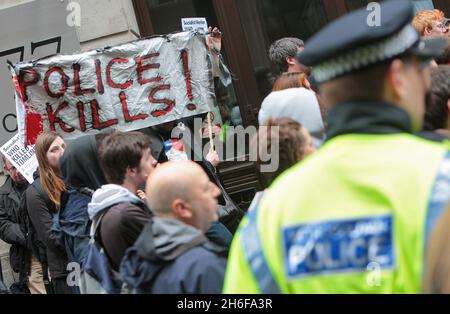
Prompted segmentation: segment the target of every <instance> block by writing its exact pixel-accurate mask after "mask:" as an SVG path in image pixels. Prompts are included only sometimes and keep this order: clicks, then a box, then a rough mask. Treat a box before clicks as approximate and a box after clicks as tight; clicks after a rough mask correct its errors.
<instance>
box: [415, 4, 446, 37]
mask: <svg viewBox="0 0 450 314" xmlns="http://www.w3.org/2000/svg"><path fill="white" fill-rule="evenodd" d="M444 17H445V15H444V12H442V11H441V10H437V9H434V10H426V11H419V12H417V13H416V16H414V19H413V21H412V24H413V26H414V28H415V29H416V31H417V32H418V33H419V34H420V36H423V35H424V34H425V29H427V28H432V27H433V23H432V22H433V21H442V20H443V19H444Z"/></svg>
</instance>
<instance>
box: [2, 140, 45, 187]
mask: <svg viewBox="0 0 450 314" xmlns="http://www.w3.org/2000/svg"><path fill="white" fill-rule="evenodd" d="M0 151H1V153H2V154H3V155H4V156H5V157H6V159H8V160H9V161H10V162H11V164H12V165H13V166H14V167H16V169H17V170H18V171H19V172H20V173H21V174H22V175H23V176H24V178H25V179H27V181H28V182H29V183H30V184H31V183H33V181H34V180H33V173H34V172H35V171H36V169H37V167H38V161H37V158H36V154H35V153H34V145H28V146H27V147H24V146H23V145H22V144H21V142H20V137H19V134H16V135H15V136H14V137H13V138H12V139H10V140H9V141H8V142H6V144H5V145H3V146H2V147H1V148H0Z"/></svg>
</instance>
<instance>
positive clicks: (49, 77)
mask: <svg viewBox="0 0 450 314" xmlns="http://www.w3.org/2000/svg"><path fill="white" fill-rule="evenodd" d="M10 70H11V73H12V76H13V82H14V86H15V92H16V110H17V116H18V125H19V133H20V134H21V135H23V136H24V139H25V142H26V143H27V144H33V143H34V142H35V140H36V137H37V135H38V134H40V133H41V132H42V131H44V130H54V131H57V132H59V133H60V134H61V135H62V137H63V138H65V139H73V138H76V137H78V136H80V135H83V134H86V133H97V132H99V131H100V130H102V129H105V128H114V129H118V130H121V131H132V130H137V129H141V128H144V127H149V126H152V125H157V124H162V123H165V122H169V121H173V120H177V119H180V118H183V117H189V116H193V115H197V114H201V113H206V112H209V111H210V110H211V108H212V107H213V104H214V86H213V78H212V72H211V60H210V56H209V52H208V48H207V46H206V42H205V37H204V35H202V34H201V33H198V32H179V33H174V34H170V35H166V36H154V37H150V38H145V39H141V40H137V41H134V42H130V43H126V44H122V45H118V46H114V47H107V48H104V49H97V50H91V51H87V52H83V53H79V54H74V55H53V56H49V57H46V58H43V59H39V60H35V61H31V62H22V63H18V64H15V65H10Z"/></svg>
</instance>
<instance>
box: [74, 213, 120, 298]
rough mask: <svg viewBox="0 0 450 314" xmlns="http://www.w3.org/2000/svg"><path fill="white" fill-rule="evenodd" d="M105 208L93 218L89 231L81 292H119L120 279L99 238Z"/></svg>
mask: <svg viewBox="0 0 450 314" xmlns="http://www.w3.org/2000/svg"><path fill="white" fill-rule="evenodd" d="M105 213H106V210H105V211H104V212H103V213H102V214H101V215H100V217H98V218H95V219H94V221H93V223H92V225H91V231H90V240H89V244H88V248H87V258H86V262H85V264H84V265H83V268H82V270H81V276H80V292H81V294H119V293H120V292H121V288H122V279H121V276H120V274H119V273H118V272H116V271H115V270H114V269H113V268H112V266H111V263H110V262H109V259H108V256H107V255H106V252H105V250H104V249H103V247H102V245H101V244H100V243H101V240H100V239H99V236H100V232H99V227H100V223H101V220H102V218H103V216H104V214H105Z"/></svg>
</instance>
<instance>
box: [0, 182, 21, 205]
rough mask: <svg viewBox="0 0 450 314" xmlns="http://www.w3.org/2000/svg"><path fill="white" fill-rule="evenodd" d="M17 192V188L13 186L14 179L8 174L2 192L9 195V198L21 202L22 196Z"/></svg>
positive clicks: (0, 192)
mask: <svg viewBox="0 0 450 314" xmlns="http://www.w3.org/2000/svg"><path fill="white" fill-rule="evenodd" d="M17 193H18V192H17V189H16V188H14V186H13V180H12V179H11V177H10V176H7V177H6V181H5V183H4V184H3V186H2V187H1V188H0V194H3V195H8V198H10V199H12V200H13V201H14V202H16V203H17V204H19V202H20V196H19V195H18V194H17Z"/></svg>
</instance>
